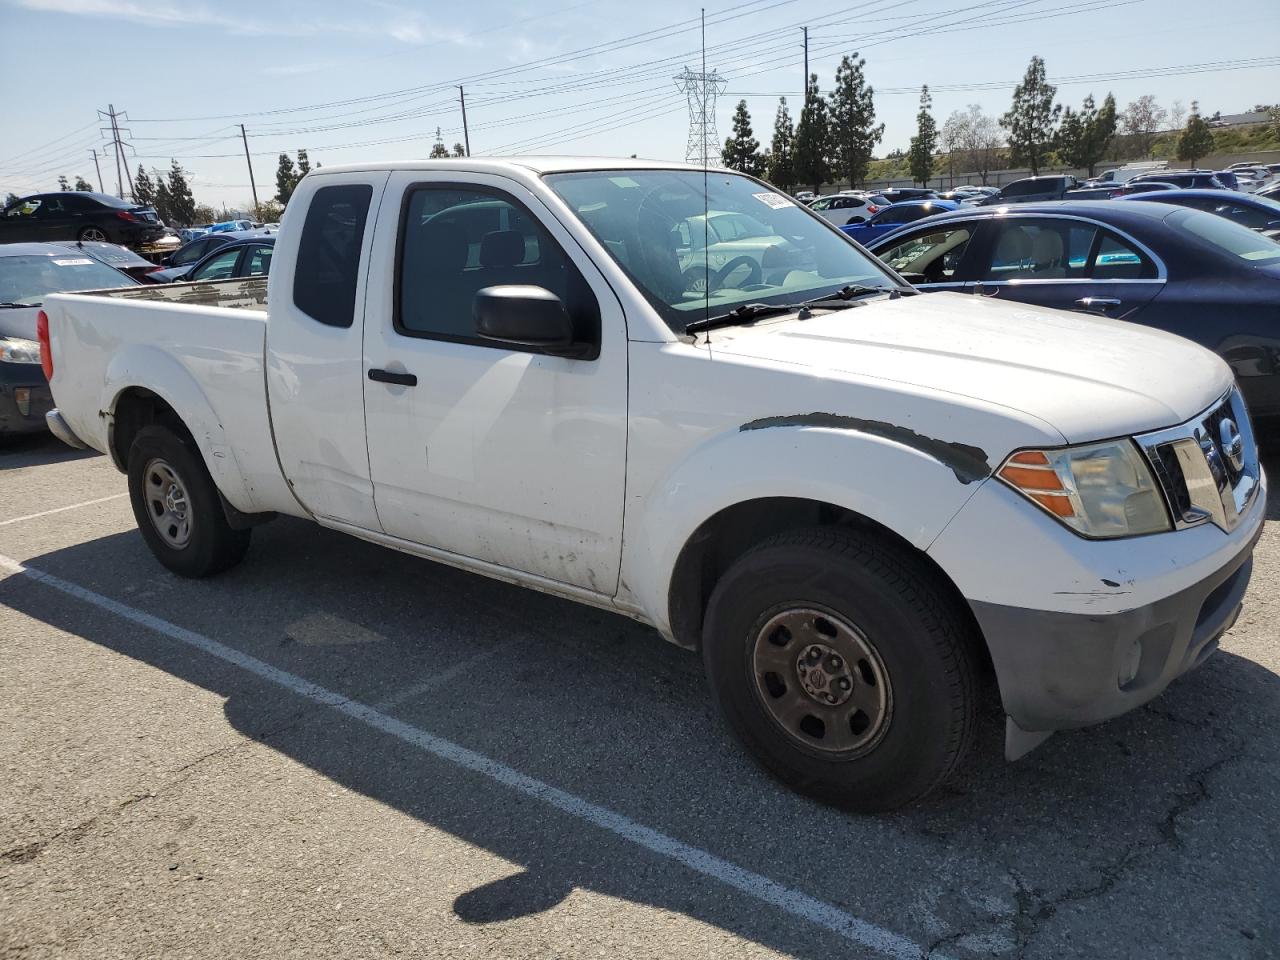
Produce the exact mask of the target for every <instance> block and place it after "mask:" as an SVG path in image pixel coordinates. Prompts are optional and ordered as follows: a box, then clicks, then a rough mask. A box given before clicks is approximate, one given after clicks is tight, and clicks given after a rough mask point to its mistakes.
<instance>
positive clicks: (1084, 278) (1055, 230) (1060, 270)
mask: <svg viewBox="0 0 1280 960" xmlns="http://www.w3.org/2000/svg"><path fill="white" fill-rule="evenodd" d="M985 232H986V236H985V237H984V238H983V239H984V241H985V242H984V243H983V245H982V248H981V249H982V251H983V252H982V253H981V254H978V255H976V256H977V260H976V262H975V263H974V267H975V272H974V275H973V276H974V279H975V281H976V282H975V283H974V284H973V285H972V287H971V289H972V290H973V291H974V292H975V293H979V294H982V295H983V296H989V297H997V298H999V299H1002V300H1014V301H1017V302H1018V303H1032V304H1035V305H1037V306H1041V307H1053V308H1055V309H1058V310H1075V311H1079V312H1082V313H1092V314H1095V315H1098V316H1104V317H1111V318H1112V319H1116V320H1134V319H1136V318H1137V315H1138V313H1139V311H1141V310H1142V308H1143V307H1145V306H1146V305H1147V304H1148V303H1150V302H1151V300H1152V299H1154V298H1155V296H1156V294H1157V293H1159V292H1160V289H1161V287H1162V286H1163V283H1164V274H1163V271H1162V268H1161V266H1160V265H1159V264H1158V263H1157V262H1156V261H1155V260H1154V258H1153V257H1152V256H1151V255H1149V254H1148V253H1147V252H1145V251H1144V250H1143V249H1141V248H1140V247H1139V246H1138V245H1137V244H1136V243H1134V242H1132V241H1130V240H1127V239H1125V238H1124V237H1121V236H1120V235H1119V234H1117V233H1115V232H1114V231H1112V230H1110V229H1108V228H1106V227H1104V226H1101V225H1099V224H1095V223H1093V222H1092V221H1088V220H1080V219H1076V218H1072V217H1041V216H1026V217H1023V216H1010V217H1007V218H1000V219H997V220H994V221H988V222H987V225H986V231H985Z"/></svg>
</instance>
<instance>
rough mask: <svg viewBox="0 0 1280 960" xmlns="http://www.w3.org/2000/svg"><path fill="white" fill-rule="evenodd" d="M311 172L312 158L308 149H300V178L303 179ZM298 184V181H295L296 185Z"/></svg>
mask: <svg viewBox="0 0 1280 960" xmlns="http://www.w3.org/2000/svg"><path fill="white" fill-rule="evenodd" d="M310 172H311V159H310V158H309V157H308V156H307V151H306V150H305V149H303V150H299V151H298V180H301V179H302V178H303V177H305V176H306V175H307V174H308V173H310ZM297 185H298V184H297V182H295V183H294V186H295V187H296V186H297Z"/></svg>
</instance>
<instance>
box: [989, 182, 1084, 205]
mask: <svg viewBox="0 0 1280 960" xmlns="http://www.w3.org/2000/svg"><path fill="white" fill-rule="evenodd" d="M1079 185H1080V181H1078V180H1077V179H1076V178H1075V177H1071V176H1049V177H1024V178H1023V179H1021V180H1014V181H1013V182H1012V183H1007V184H1005V185H1004V186H1003V187H1001V188H1000V192H999V193H996V194H993V195H992V196H990V197H987V199H985V200H983V201H982V203H981V204H979V206H983V207H986V206H1003V205H1005V204H1009V203H1036V202H1038V201H1042V200H1061V199H1062V198H1063V197H1065V196H1066V195H1067V192H1068V191H1070V190H1074V189H1076V187H1078V186H1079Z"/></svg>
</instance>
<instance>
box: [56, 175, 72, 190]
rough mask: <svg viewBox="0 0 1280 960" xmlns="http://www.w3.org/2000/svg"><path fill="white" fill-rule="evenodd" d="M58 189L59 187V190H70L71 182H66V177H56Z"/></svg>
mask: <svg viewBox="0 0 1280 960" xmlns="http://www.w3.org/2000/svg"><path fill="white" fill-rule="evenodd" d="M58 189H59V190H70V189H71V184H70V183H68V182H67V178H66V177H58Z"/></svg>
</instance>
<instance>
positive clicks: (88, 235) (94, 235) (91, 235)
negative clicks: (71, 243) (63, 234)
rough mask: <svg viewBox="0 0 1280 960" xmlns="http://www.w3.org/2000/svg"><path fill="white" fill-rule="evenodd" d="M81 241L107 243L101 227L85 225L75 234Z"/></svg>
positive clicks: (105, 234)
mask: <svg viewBox="0 0 1280 960" xmlns="http://www.w3.org/2000/svg"><path fill="white" fill-rule="evenodd" d="M76 239H77V240H79V241H81V242H82V243H107V242H109V241H108V240H107V233H106V231H105V230H103V229H102V228H101V227H85V228H84V229H82V230H81V231H80V233H79V234H77V235H76Z"/></svg>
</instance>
